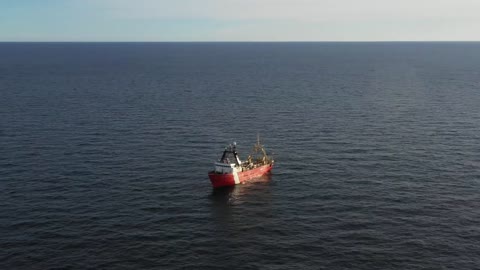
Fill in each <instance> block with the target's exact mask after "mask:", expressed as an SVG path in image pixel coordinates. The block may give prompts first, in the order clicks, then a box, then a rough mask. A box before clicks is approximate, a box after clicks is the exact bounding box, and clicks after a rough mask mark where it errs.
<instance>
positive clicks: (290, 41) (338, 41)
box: [0, 40, 480, 43]
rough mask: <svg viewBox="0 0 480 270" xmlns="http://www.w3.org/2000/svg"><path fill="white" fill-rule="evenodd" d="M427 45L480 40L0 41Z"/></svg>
mask: <svg viewBox="0 0 480 270" xmlns="http://www.w3.org/2000/svg"><path fill="white" fill-rule="evenodd" d="M407 42H408V43H427V42H438V43H456V42H480V40H322V41H320V40H318V41H316V40H282V41H268V40H264V41H259V40H234V41H228V40H225V41H222V40H217V41H209V40H197V41H196V40H192V41H175V40H171V41H121V40H118V41H102V40H94V41H90V40H75V41H68V40H65V41H62V40H58V41H49V40H43V41H33V40H30V41H28V40H27V41H15V40H6V41H0V43H407Z"/></svg>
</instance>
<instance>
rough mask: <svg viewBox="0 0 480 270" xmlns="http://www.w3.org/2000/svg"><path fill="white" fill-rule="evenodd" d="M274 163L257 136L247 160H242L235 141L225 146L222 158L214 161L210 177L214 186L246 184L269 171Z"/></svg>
mask: <svg viewBox="0 0 480 270" xmlns="http://www.w3.org/2000/svg"><path fill="white" fill-rule="evenodd" d="M273 163H274V160H273V159H272V158H271V157H269V156H268V155H267V152H266V151H265V148H264V147H263V146H262V145H261V144H260V138H259V137H258V136H257V143H256V144H255V145H254V146H253V151H252V153H251V154H250V155H249V156H248V157H247V160H245V161H241V160H240V157H239V156H238V153H237V144H236V143H235V142H234V143H233V144H230V145H228V146H227V147H225V150H224V151H223V154H222V157H221V158H220V160H218V161H217V162H215V163H214V170H213V171H210V172H208V177H209V178H210V182H211V183H212V186H213V187H214V188H218V187H225V186H233V185H238V184H244V183H246V182H248V181H250V180H252V179H255V178H258V177H260V176H263V175H265V174H267V173H269V172H270V171H271V170H272V168H273Z"/></svg>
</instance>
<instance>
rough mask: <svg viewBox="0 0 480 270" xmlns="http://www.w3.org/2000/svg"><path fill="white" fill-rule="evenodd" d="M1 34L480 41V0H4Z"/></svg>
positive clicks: (27, 37) (4, 37) (0, 2)
mask: <svg viewBox="0 0 480 270" xmlns="http://www.w3.org/2000/svg"><path fill="white" fill-rule="evenodd" d="M0 41H480V0H168V1H164V0H0Z"/></svg>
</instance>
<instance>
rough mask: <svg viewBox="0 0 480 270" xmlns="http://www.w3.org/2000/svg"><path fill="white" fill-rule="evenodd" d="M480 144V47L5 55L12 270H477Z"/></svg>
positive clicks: (329, 45) (1, 90)
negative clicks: (216, 167)
mask: <svg viewBox="0 0 480 270" xmlns="http://www.w3.org/2000/svg"><path fill="white" fill-rule="evenodd" d="M257 134H259V135H260V139H261V142H262V144H263V145H264V146H265V147H266V149H267V150H268V151H269V152H271V153H272V154H273V156H274V158H275V161H276V162H275V167H274V169H273V171H272V174H271V175H268V176H266V177H263V178H260V179H258V180H257V181H254V182H253V183H249V184H245V185H238V186H235V187H233V188H227V189H220V190H213V189H212V187H211V185H210V182H209V179H208V176H207V172H208V171H209V170H211V169H212V168H213V162H214V161H215V160H216V159H218V158H219V155H220V154H221V152H222V151H223V149H224V147H225V146H226V145H228V144H230V143H232V142H234V141H235V142H236V143H237V145H238V150H239V153H240V158H246V156H247V155H248V153H249V151H250V150H251V147H252V146H253V144H254V143H255V142H256V139H257ZM479 141H480V43H476V42H431V43H429V42H423V43H422V42H417V43H415V42H413V43H410V42H398V43H388V42H383V43H382V42H378V43H368V42H366V43H354V42H353V43H335V42H325V43H322V42H319V43H316V42H311V43H288V42H286V43H248V42H245V43H0V247H1V249H0V268H1V269H329V270H334V269H478V268H480V225H479V224H480V193H479V191H480V145H479Z"/></svg>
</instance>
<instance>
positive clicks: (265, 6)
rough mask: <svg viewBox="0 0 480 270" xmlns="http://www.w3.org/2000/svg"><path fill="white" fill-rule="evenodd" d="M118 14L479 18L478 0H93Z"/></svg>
mask: <svg viewBox="0 0 480 270" xmlns="http://www.w3.org/2000/svg"><path fill="white" fill-rule="evenodd" d="M90 3H94V5H96V6H100V7H103V8H104V9H105V10H107V11H108V12H110V13H111V14H112V15H114V16H118V17H123V18H144V19H211V20H230V21H233V20H288V21H305V22H318V21H320V22H321V21H357V20H362V21H364V20H375V19H381V20H384V19H432V18H443V19H476V18H479V16H478V13H479V12H480V1H478V0H403V1H402V0H176V1H162V0H160V1H156V0H136V1H130V0H96V1H94V0H90Z"/></svg>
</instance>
